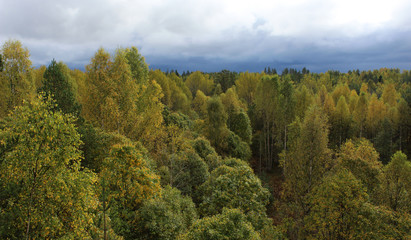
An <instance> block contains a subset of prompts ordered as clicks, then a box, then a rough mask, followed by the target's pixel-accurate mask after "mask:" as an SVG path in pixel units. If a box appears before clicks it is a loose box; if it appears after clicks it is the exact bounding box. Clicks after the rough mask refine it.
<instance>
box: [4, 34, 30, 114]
mask: <svg viewBox="0 0 411 240" xmlns="http://www.w3.org/2000/svg"><path fill="white" fill-rule="evenodd" d="M1 54H2V68H3V70H2V71H0V86H1V90H2V92H1V95H2V97H1V98H0V100H1V103H0V106H1V108H0V109H1V110H0V117H4V116H6V115H7V113H8V112H9V111H10V110H13V109H14V107H16V106H18V105H20V104H22V102H23V100H30V99H31V98H32V96H33V95H34V83H33V79H32V76H31V71H32V68H31V61H30V59H29V57H30V53H29V51H28V50H27V48H23V46H22V44H21V42H19V41H13V40H9V41H6V42H5V43H4V44H3V46H2V49H1Z"/></svg>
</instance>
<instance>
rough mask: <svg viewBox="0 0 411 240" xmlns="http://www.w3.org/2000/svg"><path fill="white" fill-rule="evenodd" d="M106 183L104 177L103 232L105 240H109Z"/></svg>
mask: <svg viewBox="0 0 411 240" xmlns="http://www.w3.org/2000/svg"><path fill="white" fill-rule="evenodd" d="M106 214H107V209H106V181H105V177H103V232H104V240H107V223H106Z"/></svg>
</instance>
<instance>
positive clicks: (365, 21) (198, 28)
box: [0, 0, 411, 72]
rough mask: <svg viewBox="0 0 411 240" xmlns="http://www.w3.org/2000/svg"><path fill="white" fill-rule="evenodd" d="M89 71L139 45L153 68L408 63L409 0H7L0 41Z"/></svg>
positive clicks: (0, 12) (44, 60)
mask: <svg viewBox="0 0 411 240" xmlns="http://www.w3.org/2000/svg"><path fill="white" fill-rule="evenodd" d="M8 39H17V40H20V41H21V42H22V43H23V45H24V46H26V47H27V48H28V49H29V50H30V53H31V60H32V61H33V64H34V65H35V66H39V65H41V64H46V65H47V64H49V62H50V61H51V59H53V58H55V59H56V60H57V61H63V62H65V63H67V64H68V65H69V66H70V67H73V68H81V69H83V68H84V66H85V65H86V64H88V63H89V62H90V58H91V57H92V56H93V55H94V53H95V52H96V51H97V49H98V48H99V47H104V48H105V49H106V50H108V51H109V52H114V50H115V49H116V48H117V47H129V46H136V47H138V49H139V50H140V52H141V53H142V55H143V56H145V57H146V61H147V63H148V64H149V65H150V67H151V68H161V69H163V70H167V69H170V70H171V69H178V70H180V71H182V70H192V71H193V70H201V71H220V70H222V69H229V70H233V71H247V70H248V71H257V72H260V71H262V70H263V69H264V67H266V66H271V67H274V68H277V69H278V70H282V69H283V68H284V67H293V68H297V69H301V68H303V67H304V66H305V67H307V68H308V69H310V70H312V71H315V72H323V71H326V70H329V69H333V70H340V71H343V72H345V71H347V70H352V69H357V68H359V69H360V70H368V69H378V68H381V67H389V68H400V69H411V1H409V0H389V1H387V0H384V1H380V0H366V1H363V0H341V1H337V0H281V1H280V0H271V1H262V0H253V1H241V0H204V1H203V0H195V1H194V0H193V1H184V0H170V1H162V0H145V1H140V0H93V1H89V0H40V1H35V0H0V43H1V45H2V44H3V43H4V42H5V41H6V40H8Z"/></svg>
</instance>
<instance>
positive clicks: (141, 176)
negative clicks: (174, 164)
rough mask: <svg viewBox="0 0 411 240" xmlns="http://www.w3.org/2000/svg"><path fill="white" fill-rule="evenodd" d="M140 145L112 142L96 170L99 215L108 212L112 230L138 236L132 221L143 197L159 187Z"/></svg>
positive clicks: (150, 196) (136, 217)
mask: <svg viewBox="0 0 411 240" xmlns="http://www.w3.org/2000/svg"><path fill="white" fill-rule="evenodd" d="M139 148H141V146H133V145H123V146H121V145H120V146H114V147H113V148H112V149H111V151H110V155H109V157H107V158H106V159H105V161H104V163H103V164H104V168H103V169H102V171H101V172H100V179H99V198H100V201H101V202H102V205H103V206H102V211H103V215H107V214H109V216H110V218H111V220H112V227H113V229H114V231H115V232H116V234H118V235H120V236H123V237H124V238H125V239H135V238H136V237H137V236H138V232H137V226H136V221H137V219H138V210H139V209H140V207H141V206H142V204H143V201H144V200H148V199H151V198H152V197H154V196H156V195H157V194H158V193H159V191H160V181H159V177H158V176H157V175H155V174H154V173H153V171H152V170H151V169H150V168H149V164H148V161H149V160H148V158H147V157H146V156H144V154H143V151H142V150H139Z"/></svg>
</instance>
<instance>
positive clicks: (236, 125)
mask: <svg viewBox="0 0 411 240" xmlns="http://www.w3.org/2000/svg"><path fill="white" fill-rule="evenodd" d="M227 126H228V128H229V129H230V130H231V131H233V132H234V133H235V134H236V135H237V136H239V137H240V138H241V140H242V141H244V142H246V143H248V144H250V143H251V136H252V128H251V122H250V118H249V117H248V115H247V113H246V112H244V111H240V112H238V113H233V114H232V115H230V116H229V118H228V120H227Z"/></svg>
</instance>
